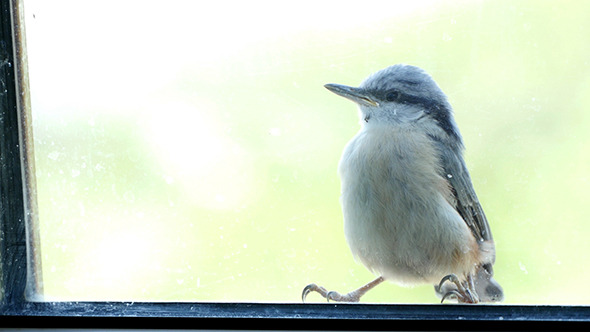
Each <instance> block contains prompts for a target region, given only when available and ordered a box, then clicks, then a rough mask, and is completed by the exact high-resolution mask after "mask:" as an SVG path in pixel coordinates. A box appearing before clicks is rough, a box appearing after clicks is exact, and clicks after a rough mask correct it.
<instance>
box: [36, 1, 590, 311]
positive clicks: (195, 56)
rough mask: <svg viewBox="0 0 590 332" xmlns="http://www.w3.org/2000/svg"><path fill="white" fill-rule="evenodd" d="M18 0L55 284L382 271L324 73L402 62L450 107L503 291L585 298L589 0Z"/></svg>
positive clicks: (124, 290) (348, 280) (250, 292)
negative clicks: (359, 257)
mask: <svg viewBox="0 0 590 332" xmlns="http://www.w3.org/2000/svg"><path fill="white" fill-rule="evenodd" d="M24 3H25V24H26V41H27V50H28V65H29V78H30V93H31V107H32V116H33V123H32V124H33V134H34V148H35V150H34V155H35V167H36V173H35V175H36V183H37V200H38V211H37V213H38V218H39V223H40V229H39V237H40V239H41V244H40V247H39V248H36V249H37V250H39V252H40V257H41V258H42V262H41V263H42V264H41V265H40V266H41V274H40V275H41V276H42V281H43V287H42V290H41V294H40V295H41V296H42V298H43V299H45V300H76V301H78V300H125V301H197V302H198V301H230V302H242V301H247V302H252V301H254V302H300V295H301V290H302V288H303V287H304V286H305V285H307V284H308V283H310V282H317V283H319V284H322V285H324V286H326V287H329V288H331V289H335V290H338V291H349V290H352V289H354V288H357V287H359V286H361V285H363V284H365V283H366V282H368V281H370V280H372V278H373V275H371V273H370V272H369V271H367V270H366V269H365V268H364V267H363V266H361V265H360V264H358V263H356V262H354V260H353V258H352V255H351V253H350V251H349V249H348V247H347V245H346V243H345V239H344V233H343V229H342V214H341V210H340V205H339V191H340V183H339V179H338V177H337V173H336V168H337V164H338V160H339V158H340V154H341V152H342V149H343V147H344V145H345V144H346V142H347V141H348V140H349V139H350V138H351V137H352V136H353V135H354V134H355V133H356V131H357V130H358V118H357V113H356V110H355V107H354V105H352V104H351V103H349V102H347V101H345V100H341V99H340V98H337V97H335V96H333V95H332V94H330V93H329V92H328V91H326V90H325V89H324V88H323V87H322V86H323V85H324V84H326V83H341V84H347V85H358V84H359V83H360V81H361V80H362V79H363V78H365V77H366V76H367V75H368V74H370V73H372V72H374V71H376V70H378V69H381V68H384V67H387V66H389V65H392V64H395V63H408V64H413V65H417V66H419V67H422V68H424V69H426V70H427V71H428V72H429V73H430V74H431V75H432V76H433V77H434V78H435V80H436V81H437V82H438V84H439V85H440V86H441V88H442V89H443V91H445V93H446V94H447V96H448V97H449V100H450V102H451V104H452V105H453V107H454V110H455V117H456V120H457V122H458V125H459V128H460V129H461V132H462V134H463V136H464V140H465V144H466V148H467V150H466V161H467V164H468V167H469V168H470V170H471V175H472V178H473V182H474V186H475V189H476V191H477V193H478V196H479V198H480V200H481V202H482V205H483V207H484V210H485V211H486V214H487V216H488V219H489V221H490V224H491V227H492V231H493V233H494V238H495V242H496V247H497V259H496V264H495V272H496V278H497V280H498V281H499V282H500V283H501V284H502V286H503V287H504V291H505V296H506V300H505V302H506V303H511V304H541V303H542V304H588V302H589V299H590V284H589V283H588V282H586V279H587V277H586V276H587V275H588V274H589V273H590V267H589V265H588V264H586V263H587V262H588V261H589V260H590V242H589V241H587V239H588V237H589V235H590V226H588V223H587V222H586V219H587V218H586V216H587V215H589V214H590V210H589V209H590V207H589V205H588V204H587V203H586V201H587V200H588V194H587V190H586V188H587V187H588V181H589V178H588V172H587V170H588V164H589V163H590V150H589V149H588V145H589V144H590V135H589V134H588V133H589V132H590V131H588V128H590V126H589V125H590V113H589V112H587V110H588V108H589V106H590V93H589V91H590V62H589V61H588V59H589V58H590V43H588V35H590V3H588V2H587V1H569V2H561V1H519V2H514V1H452V2H449V1H444V2H443V1H412V2H409V1H364V2H362V3H356V4H354V5H353V4H347V3H346V2H341V1H298V2H288V3H284V2H276V1H247V2H238V1H215V2H202V1H180V0H172V1H166V2H161V1H131V0H123V1H121V0H118V1H112V0H108V1H105V0H100V1H98V0H97V1H91V0H87V1H65V0H55V1H46V0H25V1H24ZM308 300H309V301H311V302H315V301H318V302H320V301H324V300H323V299H321V298H319V297H314V296H311V295H310V297H309V298H308ZM363 301H365V302H379V303H436V302H437V301H438V300H437V298H436V297H435V296H434V293H433V290H432V286H431V285H423V286H416V287H411V288H407V287H400V286H397V285H393V284H383V285H380V286H379V287H378V288H377V289H375V290H373V291H372V292H369V293H368V294H367V295H366V296H365V297H364V298H363Z"/></svg>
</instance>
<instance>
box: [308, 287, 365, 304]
mask: <svg viewBox="0 0 590 332" xmlns="http://www.w3.org/2000/svg"><path fill="white" fill-rule="evenodd" d="M311 292H316V293H318V294H320V295H321V296H322V297H323V298H325V299H326V300H327V301H328V302H330V301H334V302H359V301H360V298H361V297H360V296H359V294H358V292H356V291H353V292H350V293H348V294H344V295H342V294H340V293H338V292H336V291H328V290H326V289H325V288H324V287H322V286H318V285H316V284H309V285H307V286H305V288H303V292H302V294H301V300H303V302H305V299H306V298H307V295H308V294H309V293H311Z"/></svg>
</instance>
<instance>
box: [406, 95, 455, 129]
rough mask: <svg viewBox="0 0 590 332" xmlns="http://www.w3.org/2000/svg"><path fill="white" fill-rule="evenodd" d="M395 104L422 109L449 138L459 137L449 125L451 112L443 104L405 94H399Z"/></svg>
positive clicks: (450, 124) (451, 125)
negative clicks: (420, 107) (416, 106)
mask: <svg viewBox="0 0 590 332" xmlns="http://www.w3.org/2000/svg"><path fill="white" fill-rule="evenodd" d="M397 102H398V103H404V104H412V105H419V106H422V107H423V108H424V109H426V112H427V113H428V114H430V115H431V116H432V117H433V118H434V120H436V121H437V122H438V124H439V126H440V127H441V128H442V129H443V130H444V131H445V132H446V133H447V134H448V135H449V136H453V137H459V134H458V133H457V132H456V130H455V127H454V126H453V124H452V123H451V118H450V114H451V110H450V109H448V108H447V106H445V105H444V104H440V103H437V102H436V101H433V100H432V99H426V98H421V97H416V96H412V95H407V94H400V95H399V97H398V100H397Z"/></svg>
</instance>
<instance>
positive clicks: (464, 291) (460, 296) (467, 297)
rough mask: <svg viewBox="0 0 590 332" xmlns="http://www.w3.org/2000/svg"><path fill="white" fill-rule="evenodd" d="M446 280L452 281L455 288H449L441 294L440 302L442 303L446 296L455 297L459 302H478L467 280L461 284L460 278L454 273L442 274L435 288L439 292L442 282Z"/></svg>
mask: <svg viewBox="0 0 590 332" xmlns="http://www.w3.org/2000/svg"><path fill="white" fill-rule="evenodd" d="M447 281H448V282H451V283H453V284H454V285H455V286H456V287H457V288H456V289H451V290H449V291H447V292H446V293H444V294H442V299H441V301H440V303H443V302H444V301H445V300H446V299H447V298H456V299H457V301H459V302H460V303H478V302H479V298H478V296H477V294H476V293H475V292H474V291H472V290H471V288H470V287H469V282H468V281H466V283H465V284H463V283H462V282H461V280H459V277H457V276H456V275H455V274H449V275H446V276H444V277H443V278H442V279H441V281H440V283H439V284H438V286H437V288H436V290H437V291H438V292H440V291H441V290H442V286H443V284H444V283H445V282H447Z"/></svg>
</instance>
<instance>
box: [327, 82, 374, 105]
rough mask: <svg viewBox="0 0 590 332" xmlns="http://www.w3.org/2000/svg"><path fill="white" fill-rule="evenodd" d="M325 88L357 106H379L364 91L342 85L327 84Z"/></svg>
mask: <svg viewBox="0 0 590 332" xmlns="http://www.w3.org/2000/svg"><path fill="white" fill-rule="evenodd" d="M324 87H325V88H326V89H328V90H330V91H332V92H334V93H335V94H337V95H339V96H342V97H344V98H347V99H350V100H352V101H354V102H355V103H357V104H360V105H366V106H379V103H378V102H376V101H375V99H374V98H373V97H371V96H370V95H369V94H368V93H367V92H366V91H364V90H363V89H360V88H353V87H351V86H346V85H340V84H326V85H324Z"/></svg>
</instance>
